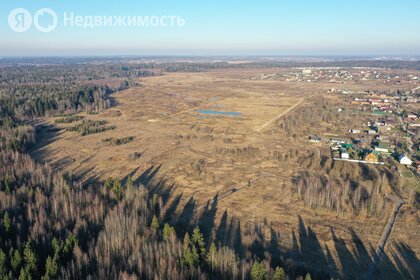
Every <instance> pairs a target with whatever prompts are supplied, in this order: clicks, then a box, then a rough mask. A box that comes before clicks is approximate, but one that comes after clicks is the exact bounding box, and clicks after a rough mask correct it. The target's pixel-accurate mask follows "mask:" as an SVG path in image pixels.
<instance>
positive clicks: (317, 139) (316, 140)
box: [309, 135, 322, 143]
mask: <svg viewBox="0 0 420 280" xmlns="http://www.w3.org/2000/svg"><path fill="white" fill-rule="evenodd" d="M321 140H322V139H321V137H319V136H316V135H312V136H309V142H312V143H321Z"/></svg>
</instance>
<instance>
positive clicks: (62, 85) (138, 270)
mask: <svg viewBox="0 0 420 280" xmlns="http://www.w3.org/2000/svg"><path fill="white" fill-rule="evenodd" d="M147 69H149V68H147ZM147 69H143V68H141V67H140V66H120V65H117V66H115V65H106V64H105V65H90V66H88V65H65V66H63V67H58V66H55V65H43V66H33V65H29V66H13V67H3V68H0V89H1V90H0V126H1V135H0V279H20V280H24V279H139V278H140V279H255V280H260V279H261V280H263V279H286V277H287V275H286V273H285V270H286V271H287V269H283V268H281V267H280V266H281V261H280V260H279V256H278V254H277V253H275V252H274V253H273V254H272V255H270V254H262V253H261V250H259V251H260V255H259V256H256V255H255V254H253V253H252V252H248V253H244V252H242V253H239V252H238V250H237V248H234V247H232V246H230V245H229V243H228V242H222V240H209V239H207V238H205V237H204V234H203V233H202V232H201V230H200V227H199V226H198V225H190V226H189V227H186V228H181V230H179V225H178V227H175V226H174V225H171V224H169V221H170V220H169V219H167V218H166V217H169V216H171V213H170V211H173V210H171V207H168V205H166V204H167V201H166V200H165V198H164V197H163V196H161V195H159V194H158V193H156V192H153V191H151V190H149V189H148V188H146V187H145V186H143V185H141V184H139V183H135V182H133V180H132V179H131V177H129V178H126V180H119V179H112V178H110V179H109V180H107V181H105V182H96V183H95V184H89V185H82V184H80V183H78V182H77V181H74V180H73V179H72V178H67V177H66V178H64V177H62V176H60V175H58V174H56V173H55V172H54V171H53V170H52V169H51V168H50V167H49V166H48V165H45V164H40V163H36V162H34V160H33V159H32V158H31V157H30V156H29V155H28V154H27V153H26V152H27V150H28V148H30V147H31V145H33V144H34V143H35V141H36V130H35V129H34V127H33V126H32V122H33V121H34V120H35V119H36V118H37V117H42V116H46V115H63V116H62V118H61V119H58V120H57V122H64V123H71V122H73V121H76V120H79V119H80V118H79V117H75V116H72V115H71V114H73V113H76V112H80V111H86V112H89V113H95V112H99V111H100V110H103V109H106V108H108V107H109V106H111V105H112V101H111V99H112V96H111V94H112V93H114V92H116V91H118V90H122V89H125V88H127V87H129V86H130V85H131V84H132V83H134V82H135V81H134V79H135V78H137V77H141V76H148V75H154V72H151V71H149V70H147ZM80 77H83V79H82V78H80ZM104 125H106V124H105V123H88V122H83V125H81V126H75V127H73V128H71V129H74V130H77V131H79V132H80V133H82V134H83V133H94V132H96V131H97V130H98V129H104V128H103V126H104ZM106 141H108V140H106ZM109 141H110V142H111V143H114V142H115V144H116V145H119V144H123V143H126V142H128V141H130V139H121V140H119V139H117V140H113V139H110V140H109ZM253 234H254V235H255V236H256V235H257V234H258V231H255V233H253ZM239 246H241V244H239ZM254 246H255V245H254ZM267 256H270V258H269V259H266V257H267ZM287 272H288V271H287ZM301 272H302V273H301V274H298V275H295V276H299V275H301V276H305V275H306V278H305V279H310V278H311V276H310V274H307V273H306V271H305V270H303V271H301Z"/></svg>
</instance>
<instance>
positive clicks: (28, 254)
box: [23, 241, 37, 273]
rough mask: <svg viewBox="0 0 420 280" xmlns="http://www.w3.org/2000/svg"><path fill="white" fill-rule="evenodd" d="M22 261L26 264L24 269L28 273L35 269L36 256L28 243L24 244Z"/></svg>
mask: <svg viewBox="0 0 420 280" xmlns="http://www.w3.org/2000/svg"><path fill="white" fill-rule="evenodd" d="M23 260H24V261H25V263H26V268H27V270H28V272H29V273H31V272H32V271H34V270H35V269H36V263H37V256H36V254H35V252H34V250H33V248H32V244H31V242H30V241H29V242H28V243H26V245H25V248H24V249H23Z"/></svg>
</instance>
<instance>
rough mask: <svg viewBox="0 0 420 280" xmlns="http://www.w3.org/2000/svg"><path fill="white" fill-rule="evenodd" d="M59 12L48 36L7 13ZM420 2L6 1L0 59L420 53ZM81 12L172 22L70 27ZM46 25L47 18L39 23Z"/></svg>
mask: <svg viewBox="0 0 420 280" xmlns="http://www.w3.org/2000/svg"><path fill="white" fill-rule="evenodd" d="M45 7H47V8H51V9H53V10H54V11H55V12H57V14H58V26H57V28H56V29H55V30H54V31H52V32H50V33H42V32H39V31H38V30H36V29H35V27H33V26H32V27H31V28H30V29H29V30H28V31H26V32H23V33H17V32H14V31H12V30H11V29H10V27H9V24H8V17H9V13H10V12H11V11H12V10H13V9H15V8H25V9H27V10H28V11H29V12H31V13H32V14H34V13H35V12H36V11H37V10H38V9H40V8H45ZM419 11H420V1H418V0H392V1H388V0H378V1H376V0H372V1H368V0H364V1H359V0H342V1H340V0H330V1H321V0H316V1H313V0H306V1H304V0H293V1H292V0H271V1H270V0H255V1H246V0H242V1H239V0H238V1H227V0H224V1H219V0H207V1H204V0H194V1H182V0H147V1H146V0H119V1H117V0H114V1H111V0H101V1H99V0H83V1H82V0H2V1H1V3H0V56H9V55H114V54H126V55H134V54H135V55H142V54H147V55H154V54H155V55H162V54H165V55H173V54H175V55H188V54H190V55H419V54H420V16H419ZM64 12H67V13H68V14H69V13H71V12H74V15H75V16H77V15H80V16H166V15H175V16H179V17H182V18H183V19H185V20H186V23H185V25H184V26H182V27H180V26H174V27H162V26H160V27H151V26H149V27H145V26H143V27H139V26H137V27H95V28H93V29H91V28H83V27H75V26H73V27H70V26H64V24H63V23H64V18H63V17H64ZM41 22H42V21H41Z"/></svg>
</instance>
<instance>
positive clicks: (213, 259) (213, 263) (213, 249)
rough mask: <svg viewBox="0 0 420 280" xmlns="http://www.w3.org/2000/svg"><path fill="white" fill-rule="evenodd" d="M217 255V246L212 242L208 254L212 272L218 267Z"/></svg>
mask: <svg viewBox="0 0 420 280" xmlns="http://www.w3.org/2000/svg"><path fill="white" fill-rule="evenodd" d="M216 253H217V249H216V244H214V242H212V243H211V244H210V248H209V252H208V254H207V263H208V264H209V266H210V268H211V271H212V272H213V270H214V269H215V268H216V267H217V263H216Z"/></svg>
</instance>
